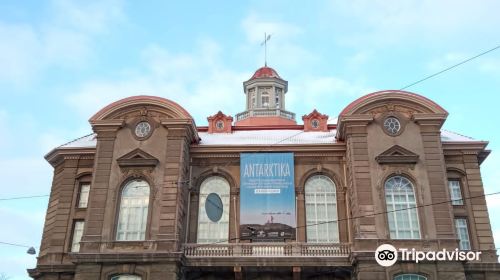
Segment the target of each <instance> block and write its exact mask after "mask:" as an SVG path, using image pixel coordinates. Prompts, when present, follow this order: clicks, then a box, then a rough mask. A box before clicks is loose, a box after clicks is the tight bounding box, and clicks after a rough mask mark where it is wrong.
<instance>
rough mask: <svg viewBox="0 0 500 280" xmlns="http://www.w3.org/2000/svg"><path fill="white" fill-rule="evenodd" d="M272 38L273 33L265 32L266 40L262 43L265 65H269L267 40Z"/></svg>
mask: <svg viewBox="0 0 500 280" xmlns="http://www.w3.org/2000/svg"><path fill="white" fill-rule="evenodd" d="M269 40H271V34H269V35H267V34H266V33H265V32H264V41H263V42H262V43H260V45H261V46H262V45H263V46H264V67H267V41H269Z"/></svg>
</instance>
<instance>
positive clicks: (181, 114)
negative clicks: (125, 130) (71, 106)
mask: <svg viewBox="0 0 500 280" xmlns="http://www.w3.org/2000/svg"><path fill="white" fill-rule="evenodd" d="M144 107H147V110H148V111H150V112H156V113H158V114H159V115H162V116H166V117H168V118H173V119H191V120H192V119H193V117H192V116H191V115H190V114H189V113H188V112H187V111H186V110H185V109H184V108H182V107H181V106H180V105H179V104H177V103H175V102H173V101H171V100H168V99H166V98H162V97H158V96H148V95H138V96H131V97H127V98H124V99H121V100H118V101H115V102H113V103H111V104H109V105H108V106H106V107H104V108H102V109H101V110H100V111H99V112H97V113H96V114H94V115H93V116H92V117H91V118H90V120H89V121H90V122H91V123H92V122H95V121H102V120H111V119H122V118H123V117H124V116H125V115H127V114H130V113H132V112H133V111H140V110H142V108H144Z"/></svg>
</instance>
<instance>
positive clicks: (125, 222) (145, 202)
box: [116, 180, 149, 240]
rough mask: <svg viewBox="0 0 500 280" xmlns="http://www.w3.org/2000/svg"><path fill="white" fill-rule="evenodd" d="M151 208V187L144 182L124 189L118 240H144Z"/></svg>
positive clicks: (132, 182) (130, 183) (130, 184)
mask: <svg viewBox="0 0 500 280" xmlns="http://www.w3.org/2000/svg"><path fill="white" fill-rule="evenodd" d="M148 208H149V185H148V183H147V182H146V181H144V180H136V181H131V182H129V183H127V185H126V186H125V187H124V188H123V190H122V194H121V201H120V213H119V218H118V228H117V234H116V239H117V240H144V239H145V235H146V225H147V220H148Z"/></svg>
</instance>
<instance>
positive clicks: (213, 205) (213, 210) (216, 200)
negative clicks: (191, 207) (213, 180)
mask: <svg viewBox="0 0 500 280" xmlns="http://www.w3.org/2000/svg"><path fill="white" fill-rule="evenodd" d="M223 210H224V209H223V206H222V200H221V199H220V196H219V195H218V194H216V193H211V194H209V195H208V196H207V200H206V201H205V212H206V213H207V216H208V218H209V219H210V221H212V222H214V223H216V222H218V221H219V220H220V219H221V218H222V213H223V212H224V211H223Z"/></svg>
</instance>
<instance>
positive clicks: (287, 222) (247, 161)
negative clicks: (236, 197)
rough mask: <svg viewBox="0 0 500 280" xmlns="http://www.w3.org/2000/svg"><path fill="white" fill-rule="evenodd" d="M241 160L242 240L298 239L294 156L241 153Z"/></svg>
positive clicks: (291, 154)
mask: <svg viewBox="0 0 500 280" xmlns="http://www.w3.org/2000/svg"><path fill="white" fill-rule="evenodd" d="M240 159H241V161H240V238H242V239H252V240H256V241H284V240H285V239H295V226H296V217H295V187H294V186H295V184H294V161H293V153H242V154H241V155H240Z"/></svg>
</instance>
